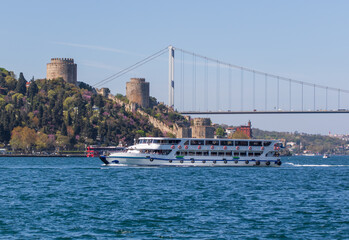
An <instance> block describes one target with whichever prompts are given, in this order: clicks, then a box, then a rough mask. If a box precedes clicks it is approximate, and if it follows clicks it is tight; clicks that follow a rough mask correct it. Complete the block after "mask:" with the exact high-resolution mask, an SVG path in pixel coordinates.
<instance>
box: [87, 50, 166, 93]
mask: <svg viewBox="0 0 349 240" xmlns="http://www.w3.org/2000/svg"><path fill="white" fill-rule="evenodd" d="M167 51H168V48H167V47H166V48H164V49H162V50H160V51H158V52H156V53H154V54H152V55H150V56H148V57H146V58H144V59H142V60H141V61H139V62H137V63H135V64H133V65H131V66H129V67H127V68H125V69H123V70H121V71H119V72H117V73H115V74H113V75H111V76H109V77H107V78H105V79H103V80H101V81H99V82H97V83H96V84H94V85H93V87H100V86H102V85H104V84H106V83H108V82H111V81H113V80H115V79H117V78H119V77H121V76H123V75H124V74H126V73H128V72H130V71H132V70H134V69H136V68H138V67H140V66H142V65H144V64H146V63H147V62H150V61H151V60H154V59H155V58H158V57H160V56H161V55H163V54H165V53H166V52H167Z"/></svg>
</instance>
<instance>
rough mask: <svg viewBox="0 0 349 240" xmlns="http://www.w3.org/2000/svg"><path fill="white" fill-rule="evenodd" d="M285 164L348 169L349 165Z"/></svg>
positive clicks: (289, 163)
mask: <svg viewBox="0 0 349 240" xmlns="http://www.w3.org/2000/svg"><path fill="white" fill-rule="evenodd" d="M285 164H288V165H291V166H293V167H349V165H327V164H295V163H291V162H285Z"/></svg>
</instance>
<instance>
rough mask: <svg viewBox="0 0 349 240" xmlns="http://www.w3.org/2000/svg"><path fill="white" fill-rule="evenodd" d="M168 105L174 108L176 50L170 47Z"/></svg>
mask: <svg viewBox="0 0 349 240" xmlns="http://www.w3.org/2000/svg"><path fill="white" fill-rule="evenodd" d="M168 60H169V61H168V62H169V65H168V87H169V90H168V96H169V97H168V105H169V106H170V107H172V108H174V48H173V46H169V47H168Z"/></svg>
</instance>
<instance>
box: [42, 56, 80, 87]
mask: <svg viewBox="0 0 349 240" xmlns="http://www.w3.org/2000/svg"><path fill="white" fill-rule="evenodd" d="M59 77H61V78H63V79H64V81H66V82H68V83H72V84H75V85H76V84H77V65H76V64H75V63H74V59H73V58H51V62H50V63H48V64H47V73H46V79H55V78H59Z"/></svg>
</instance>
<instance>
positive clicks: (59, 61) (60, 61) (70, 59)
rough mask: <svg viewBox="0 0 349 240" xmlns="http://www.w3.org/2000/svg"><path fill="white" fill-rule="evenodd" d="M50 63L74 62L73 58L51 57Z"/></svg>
mask: <svg viewBox="0 0 349 240" xmlns="http://www.w3.org/2000/svg"><path fill="white" fill-rule="evenodd" d="M51 63H68V64H69V63H74V59H73V58H51Z"/></svg>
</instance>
